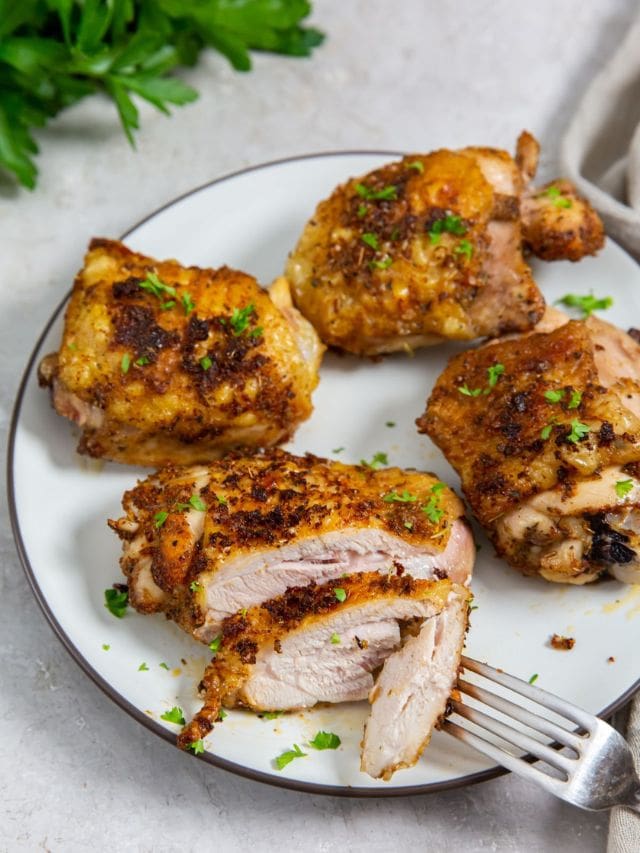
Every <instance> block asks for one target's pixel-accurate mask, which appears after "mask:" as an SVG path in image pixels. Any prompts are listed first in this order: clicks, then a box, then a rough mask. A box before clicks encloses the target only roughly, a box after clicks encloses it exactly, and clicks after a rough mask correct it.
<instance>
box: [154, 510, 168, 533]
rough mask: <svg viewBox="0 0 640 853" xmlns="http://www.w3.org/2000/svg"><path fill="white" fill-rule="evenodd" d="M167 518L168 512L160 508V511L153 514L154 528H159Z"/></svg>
mask: <svg viewBox="0 0 640 853" xmlns="http://www.w3.org/2000/svg"><path fill="white" fill-rule="evenodd" d="M168 518H169V513H168V512H167V511H166V510H164V509H161V510H160V512H157V513H156V514H155V515H154V516H153V526H154V527H155V528H156V530H157V529H159V528H160V527H162V525H163V524H164V523H165V521H166V520H167V519H168Z"/></svg>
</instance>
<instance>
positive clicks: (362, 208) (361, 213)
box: [357, 204, 369, 219]
mask: <svg viewBox="0 0 640 853" xmlns="http://www.w3.org/2000/svg"><path fill="white" fill-rule="evenodd" d="M368 210H369V208H368V207H367V205H366V204H359V205H358V211H357V214H358V216H359V217H360V219H362V217H363V216H366V215H367V211H368Z"/></svg>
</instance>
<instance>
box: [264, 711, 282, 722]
mask: <svg viewBox="0 0 640 853" xmlns="http://www.w3.org/2000/svg"><path fill="white" fill-rule="evenodd" d="M283 714H284V711H265V712H264V714H260V716H261V717H262V719H263V720H277V719H278V717H281V716H282V715H283Z"/></svg>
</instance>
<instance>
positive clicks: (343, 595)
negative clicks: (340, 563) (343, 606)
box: [333, 586, 347, 603]
mask: <svg viewBox="0 0 640 853" xmlns="http://www.w3.org/2000/svg"><path fill="white" fill-rule="evenodd" d="M333 594H334V595H335V597H336V598H337V599H338V601H339V602H340V603H342V602H343V601H346V600H347V592H346V590H344V589H342V587H341V586H337V587H336V588H335V589H334V590H333Z"/></svg>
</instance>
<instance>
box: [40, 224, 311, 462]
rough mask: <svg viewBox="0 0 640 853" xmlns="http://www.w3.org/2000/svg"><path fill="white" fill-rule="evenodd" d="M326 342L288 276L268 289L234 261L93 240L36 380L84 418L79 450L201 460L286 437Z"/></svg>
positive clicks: (68, 413) (307, 401) (71, 413)
mask: <svg viewBox="0 0 640 853" xmlns="http://www.w3.org/2000/svg"><path fill="white" fill-rule="evenodd" d="M323 349H324V347H323V346H322V345H321V344H320V341H319V340H318V337H317V335H316V334H315V332H314V331H313V329H312V327H311V326H310V325H309V323H308V322H307V321H306V320H304V318H303V317H302V316H301V315H300V314H299V312H298V311H297V310H296V309H295V308H293V306H292V304H291V299H290V297H289V292H288V288H287V284H286V282H285V281H281V282H280V283H279V284H278V285H277V286H276V287H274V288H272V289H271V291H270V292H267V291H265V290H263V289H262V288H260V287H259V285H258V283H257V282H256V280H255V279H254V278H252V277H251V276H249V275H246V274H245V273H242V272H238V271H236V270H232V269H229V268H228V267H222V268H221V269H218V270H213V269H198V268H197V267H183V266H181V265H180V264H179V263H178V262H177V261H156V260H154V259H153V258H148V257H145V256H144V255H140V254H138V253H136V252H132V251H130V250H129V249H127V248H126V247H125V246H124V245H123V244H122V243H119V242H116V241H113V240H93V241H92V242H91V245H90V246H89V251H88V254H87V256H86V258H85V264H84V267H83V269H82V270H81V271H80V273H79V274H78V276H77V278H76V281H75V284H74V287H73V292H72V295H71V301H70V303H69V306H68V308H67V312H66V317H65V326H64V334H63V338H62V345H61V347H60V350H59V352H58V353H57V354H54V355H50V356H47V357H46V358H45V359H44V360H43V362H42V364H41V366H40V380H41V383H42V384H44V385H47V386H49V387H50V388H51V393H52V400H53V405H54V407H55V409H56V410H57V411H58V412H59V413H60V414H61V415H64V416H65V417H67V418H70V419H71V420H72V421H75V422H76V423H77V424H78V425H79V426H80V427H81V429H82V437H81V439H80V444H79V447H78V450H79V452H80V453H86V454H88V455H90V456H97V457H102V458H105V459H112V460H115V461H118V462H127V463H131V464H136V465H162V464H165V463H168V462H173V463H190V462H206V461H207V460H209V459H212V458H217V457H219V456H221V455H222V453H223V452H224V451H225V450H228V449H229V448H230V447H243V446H246V447H259V446H266V445H272V444H277V443H279V442H281V441H285V440H287V439H288V438H289V437H290V436H291V435H292V434H293V432H294V431H295V429H296V427H297V425H298V424H299V423H300V422H301V421H303V420H305V418H307V417H309V415H310V414H311V410H312V406H311V392H312V391H313V389H314V388H315V386H316V385H317V382H318V367H319V363H320V359H321V357H322V352H323Z"/></svg>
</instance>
